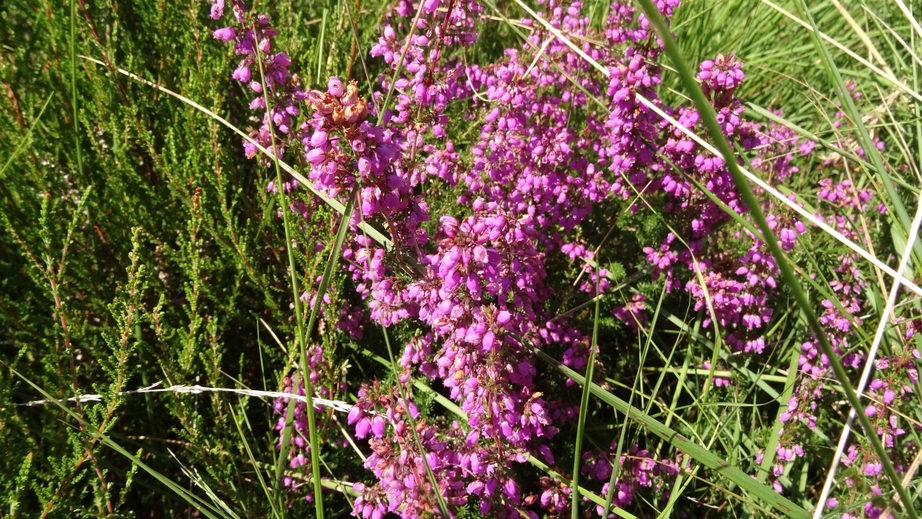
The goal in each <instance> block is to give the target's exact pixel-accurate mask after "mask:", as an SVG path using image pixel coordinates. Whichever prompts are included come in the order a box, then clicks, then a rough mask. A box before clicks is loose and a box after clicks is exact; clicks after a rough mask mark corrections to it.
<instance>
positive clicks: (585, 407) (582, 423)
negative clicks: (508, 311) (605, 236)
mask: <svg viewBox="0 0 922 519" xmlns="http://www.w3.org/2000/svg"><path fill="white" fill-rule="evenodd" d="M596 292H598V282H596ZM600 303H601V298H596V300H595V312H594V314H593V318H592V343H591V344H590V346H589V361H588V362H587V363H586V380H592V371H593V367H594V366H595V350H596V347H597V346H598V344H599V305H600ZM588 413H589V386H588V385H586V384H584V385H583V394H582V396H581V397H580V400H579V418H578V419H577V425H576V442H575V444H574V446H573V487H578V486H579V462H580V460H581V459H582V453H583V436H584V435H585V434H586V415H587V414H588ZM571 497H572V500H571V502H570V517H571V518H572V519H577V518H578V517H579V515H580V514H579V492H573V493H572V495H571ZM609 503H610V501H608V500H607V499H606V506H608V504H609Z"/></svg>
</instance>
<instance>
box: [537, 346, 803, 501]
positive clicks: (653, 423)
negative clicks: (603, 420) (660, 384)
mask: <svg viewBox="0 0 922 519" xmlns="http://www.w3.org/2000/svg"><path fill="white" fill-rule="evenodd" d="M532 351H533V352H534V354H535V355H536V356H538V357H539V358H541V360H543V361H545V362H547V363H548V364H549V365H551V366H552V367H554V368H556V369H557V370H559V371H560V372H562V373H563V374H564V375H565V376H567V377H569V378H571V379H573V380H574V381H576V383H578V384H586V379H585V378H583V377H582V376H581V375H580V374H579V373H577V372H575V371H573V370H572V369H570V368H568V367H567V366H564V365H563V364H561V363H560V362H558V361H557V360H556V359H554V358H552V357H550V356H549V355H548V354H546V353H544V352H543V351H541V350H539V349H537V348H534V349H533V350H532ZM589 389H590V391H591V392H592V394H593V395H595V396H596V397H597V398H599V399H600V400H602V401H603V402H605V403H606V404H608V405H610V406H612V407H613V408H615V409H616V410H617V411H618V412H620V413H623V414H625V415H627V416H628V417H629V418H630V419H631V420H633V421H635V422H637V423H639V424H640V425H641V426H642V427H644V428H645V429H646V430H647V431H649V432H651V433H653V434H655V435H656V436H658V437H660V438H661V439H663V440H664V441H666V442H667V443H669V444H670V445H672V446H673V447H675V448H676V449H678V450H680V451H682V452H684V453H685V454H687V455H689V456H691V457H692V458H694V459H696V460H698V462H700V463H701V464H702V465H704V466H705V467H707V468H709V469H711V470H713V471H715V472H716V473H718V474H720V475H722V476H724V477H726V478H727V479H729V480H730V481H732V482H733V483H735V484H737V485H738V486H739V487H740V488H742V489H744V490H746V491H747V492H749V493H750V494H752V495H753V496H755V497H757V498H758V499H761V500H762V501H763V502H765V503H766V504H768V505H769V506H771V507H772V508H774V509H776V510H778V511H779V512H781V513H782V514H784V515H786V516H788V517H791V518H795V519H807V518H808V517H810V514H808V513H807V511H806V510H804V509H803V508H802V507H800V506H798V505H797V504H796V503H794V502H793V501H791V500H789V499H788V498H786V497H784V496H782V495H780V494H778V493H777V492H775V490H774V489H773V488H771V487H769V486H766V485H763V484H761V483H759V482H758V481H756V480H755V479H753V478H752V477H751V476H750V475H749V474H746V473H745V472H743V471H742V470H740V469H739V468H737V467H734V466H732V465H730V464H728V463H727V462H725V461H724V460H722V459H721V458H720V457H718V456H717V455H715V454H713V453H712V452H710V451H708V450H707V449H706V448H704V447H702V446H700V445H698V444H697V443H695V442H693V441H691V440H689V439H687V438H685V437H684V436H682V435H681V434H679V433H678V432H677V431H675V430H674V429H671V428H669V427H667V426H665V425H663V424H662V423H661V422H659V421H658V420H656V419H655V418H653V417H651V416H650V415H648V414H646V413H644V412H643V411H641V410H640V409H637V408H636V407H631V406H629V405H628V403H627V402H625V401H624V400H621V399H620V398H618V397H616V396H615V395H613V394H611V393H609V392H608V391H606V390H604V389H602V388H601V387H599V386H598V385H596V384H589Z"/></svg>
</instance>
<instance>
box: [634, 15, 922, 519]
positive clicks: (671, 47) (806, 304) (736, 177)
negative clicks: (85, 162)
mask: <svg viewBox="0 0 922 519" xmlns="http://www.w3.org/2000/svg"><path fill="white" fill-rule="evenodd" d="M638 1H639V3H640V4H641V6H642V8H643V10H644V12H645V13H646V15H647V17H648V18H649V19H650V22H651V23H652V24H653V26H654V27H655V28H656V31H657V33H658V34H659V36H660V38H662V40H663V41H664V42H665V46H666V53H667V54H668V55H669V58H670V59H671V60H672V62H673V64H674V65H675V67H676V69H677V71H678V73H679V76H680V77H681V79H682V82H683V83H684V85H685V88H686V89H687V90H689V92H690V94H691V98H692V100H693V101H694V103H695V106H696V107H697V109H698V113H699V114H700V115H701V119H702V120H703V122H704V123H705V126H706V127H707V129H708V133H710V135H711V138H713V139H714V141H715V142H716V144H717V148H718V149H719V150H720V155H721V156H722V157H723V159H724V162H725V163H726V165H727V168H728V169H729V171H730V174H731V175H732V177H733V182H734V184H735V185H736V188H737V190H738V191H739V192H740V195H741V197H742V199H743V201H744V202H745V203H746V205H747V206H749V210H750V213H751V214H752V217H753V219H754V220H755V221H756V223H758V225H759V228H760V229H761V230H762V235H763V236H765V237H766V238H767V240H766V245H767V246H768V248H769V250H770V251H771V253H772V255H773V256H774V257H775V260H776V263H777V264H778V268H779V270H781V274H782V277H783V278H784V281H785V283H786V284H787V286H788V288H790V289H791V291H792V292H793V293H794V298H795V300H796V301H797V304H798V306H800V308H801V310H802V312H803V314H804V316H805V317H806V319H807V322H808V323H809V324H810V329H811V330H813V332H814V333H815V334H816V337H817V340H818V342H819V344H820V348H821V349H822V350H823V353H825V354H826V356H827V358H828V359H829V363H830V364H831V367H832V369H833V371H834V372H835V374H836V378H837V380H838V381H839V383H841V384H842V387H843V389H844V390H845V395H846V397H847V398H848V402H849V404H850V405H851V406H852V407H854V408H855V409H861V402H860V401H859V400H858V395H857V394H855V390H854V388H853V387H852V386H851V384H849V382H848V375H847V374H846V373H845V368H843V367H842V362H841V360H840V359H839V357H838V356H837V355H836V353H835V351H833V349H832V345H831V344H830V343H829V339H828V338H827V337H826V335H825V333H824V332H823V327H822V325H821V324H820V321H819V319H818V318H817V317H816V313H815V312H814V311H813V307H812V306H811V304H810V300H809V299H808V298H807V295H806V293H805V292H804V290H803V288H801V286H800V283H799V282H798V279H797V277H796V276H795V275H794V270H793V269H792V268H791V265H790V263H788V261H787V259H786V257H785V256H784V254H783V253H782V251H781V247H780V246H779V245H778V240H777V238H776V237H775V233H774V232H773V231H772V230H771V228H770V227H769V225H768V222H767V221H766V219H765V215H764V214H762V209H761V206H760V204H759V201H758V200H756V198H755V196H754V195H753V193H752V189H750V187H749V183H748V182H747V180H746V177H745V176H744V175H743V172H742V171H741V170H740V167H739V165H738V164H737V163H736V157H735V155H734V153H733V150H732V149H731V148H730V144H729V143H728V142H727V139H726V138H725V137H724V135H723V133H722V131H721V128H720V125H719V124H718V123H717V119H716V116H715V114H714V108H713V107H712V106H711V104H710V103H709V102H708V100H707V98H706V97H705V96H704V92H703V91H702V90H701V86H700V85H699V84H698V82H697V81H696V80H695V77H694V74H693V73H692V71H691V68H690V67H689V66H688V63H687V62H686V60H685V57H684V56H683V55H682V53H681V51H680V50H679V49H678V47H677V46H676V43H675V39H673V37H672V34H671V33H670V32H669V29H668V28H667V27H666V23H665V22H664V21H663V18H662V16H661V15H660V13H659V11H658V10H657V8H656V6H655V5H654V4H653V3H652V2H651V1H650V0H638ZM814 32H816V31H814ZM891 187H892V186H891ZM907 220H908V218H907ZM907 227H908V225H907ZM858 417H859V420H860V421H861V425H862V427H863V428H864V430H865V431H870V432H871V433H870V434H868V435H867V437H868V439H869V440H870V441H871V444H872V445H873V446H874V451H875V452H876V453H877V455H878V456H879V457H880V459H881V462H882V463H883V465H884V470H885V471H886V472H887V476H888V477H889V478H890V481H891V483H892V484H893V485H894V486H895V488H896V489H897V493H898V494H899V495H900V499H902V501H903V503H911V501H910V500H909V497H908V494H907V493H906V490H905V489H904V488H903V487H902V485H900V481H899V477H898V475H897V473H896V470H895V469H894V468H893V463H891V462H890V459H889V458H888V457H887V452H886V450H884V447H883V445H882V444H881V443H880V439H879V438H878V437H877V435H876V434H875V433H874V431H875V429H874V428H873V427H872V425H871V422H870V420H869V419H868V417H867V416H865V415H864V413H858ZM906 510H907V512H908V513H909V515H910V517H911V518H912V519H918V516H917V514H916V512H915V510H913V509H912V506H908V507H907V508H906Z"/></svg>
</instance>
